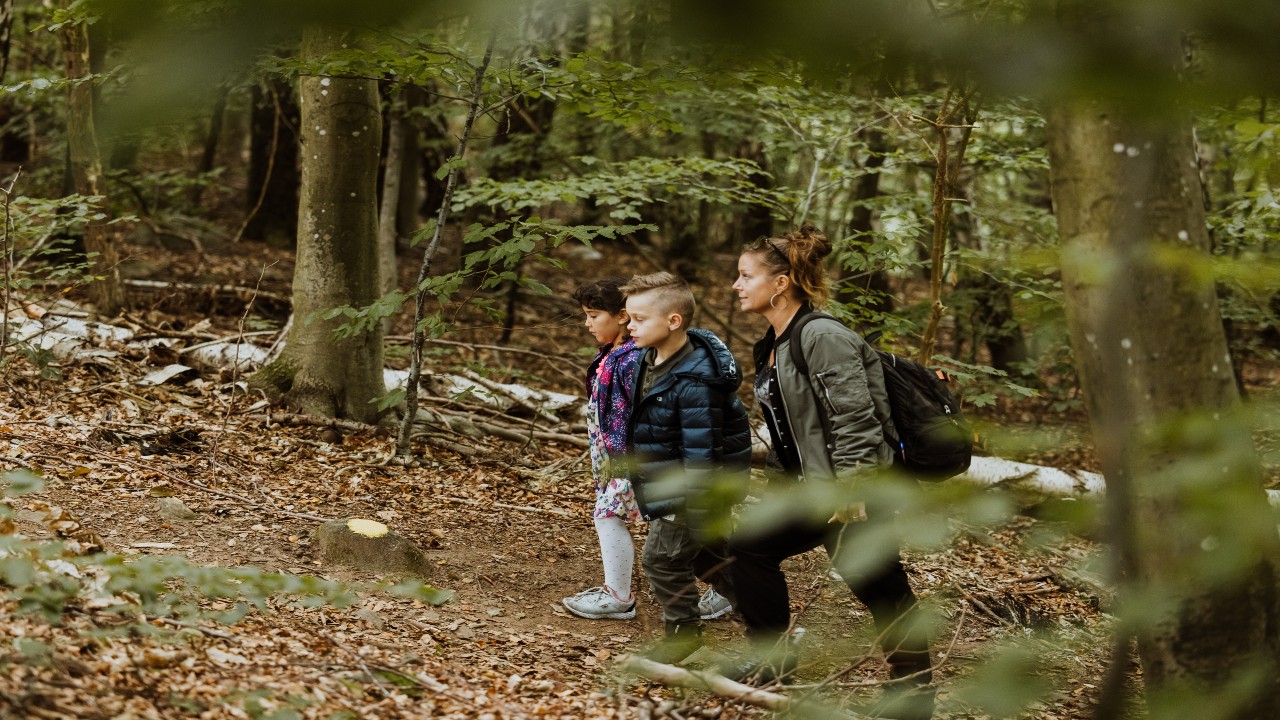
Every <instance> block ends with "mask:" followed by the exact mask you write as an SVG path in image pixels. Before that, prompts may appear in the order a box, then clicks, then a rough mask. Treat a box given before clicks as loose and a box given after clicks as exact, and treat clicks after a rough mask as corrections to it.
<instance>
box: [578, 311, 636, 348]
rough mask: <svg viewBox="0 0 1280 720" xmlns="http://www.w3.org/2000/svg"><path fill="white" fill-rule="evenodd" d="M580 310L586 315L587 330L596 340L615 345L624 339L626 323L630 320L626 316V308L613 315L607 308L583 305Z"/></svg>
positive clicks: (603, 343) (602, 343)
mask: <svg viewBox="0 0 1280 720" xmlns="http://www.w3.org/2000/svg"><path fill="white" fill-rule="evenodd" d="M582 312H583V313H585V314H586V316H587V332H589V333H591V337H593V338H595V339H596V342H598V343H600V344H601V345H617V344H618V343H619V342H621V341H623V340H625V339H626V329H627V323H628V322H630V320H631V318H629V317H627V311H626V310H620V311H619V312H618V313H617V314H616V315H615V314H613V313H610V312H609V311H608V310H597V309H595V308H589V307H586V306H583V308H582Z"/></svg>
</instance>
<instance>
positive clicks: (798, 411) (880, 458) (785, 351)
mask: <svg viewBox="0 0 1280 720" xmlns="http://www.w3.org/2000/svg"><path fill="white" fill-rule="evenodd" d="M806 312H810V310H809V309H808V308H807V307H805V308H801V310H800V312H799V313H797V314H796V317H795V318H793V319H792V320H791V324H792V325H795V324H796V320H797V319H799V318H800V316H801V315H803V314H804V313H806ZM800 334H801V337H799V338H796V337H794V333H790V332H785V331H784V332H783V334H782V339H781V342H779V343H777V346H776V352H775V353H774V358H775V360H774V361H775V363H776V364H777V369H778V386H779V390H780V393H781V396H782V405H783V406H784V407H783V408H781V410H782V411H783V412H785V413H786V417H787V421H788V424H789V425H790V426H791V431H792V435H793V436H794V439H795V443H796V447H797V450H798V454H799V456H800V465H801V476H802V478H803V479H805V480H832V479H847V478H849V477H852V476H853V475H854V474H856V473H857V472H858V470H859V469H863V468H868V467H874V466H879V465H887V464H889V463H890V462H892V459H893V453H892V451H891V449H890V448H889V445H888V443H886V442H885V432H886V431H888V432H889V433H890V435H891V436H896V432H894V430H893V420H892V419H891V418H890V415H889V397H888V394H887V393H886V392H885V387H884V374H883V372H882V371H881V369H880V359H879V357H878V356H877V355H876V352H875V350H873V349H872V348H871V346H870V345H868V344H867V343H866V341H864V340H863V339H862V337H861V336H859V335H858V334H857V333H855V332H854V331H852V330H850V329H849V328H847V327H845V326H844V325H842V324H841V323H840V322H838V321H836V320H833V319H828V318H818V319H815V320H812V321H809V322H808V323H806V324H805V325H804V327H802V328H801V333H800ZM793 342H800V343H801V347H802V348H803V350H804V358H805V360H806V362H808V364H809V373H808V376H807V377H806V376H805V375H804V374H803V373H802V372H801V370H800V368H798V367H796V365H795V363H793V362H792V359H791V347H790V344H791V343H793ZM773 346H774V337H773V330H772V329H770V330H769V332H768V334H766V335H765V337H764V339H763V340H761V341H760V342H759V343H757V344H756V352H755V359H756V372H757V373H759V372H762V371H765V370H766V367H767V366H766V364H767V360H768V357H769V355H768V353H769V350H770V349H771V348H773ZM777 410H778V408H775V411H777ZM770 460H771V461H772V462H773V463H775V466H776V458H775V457H774V455H773V454H772V453H771V454H770Z"/></svg>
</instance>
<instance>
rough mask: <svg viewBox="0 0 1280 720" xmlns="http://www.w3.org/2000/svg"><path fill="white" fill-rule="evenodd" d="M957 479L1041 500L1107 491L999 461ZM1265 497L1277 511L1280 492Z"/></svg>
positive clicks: (982, 461)
mask: <svg viewBox="0 0 1280 720" xmlns="http://www.w3.org/2000/svg"><path fill="white" fill-rule="evenodd" d="M956 479H957V480H960V481H962V482H971V483H974V484H976V485H981V486H983V487H989V488H999V489H1007V490H1011V491H1013V492H1024V493H1031V494H1036V495H1039V496H1041V497H1081V496H1086V497H1087V496H1094V495H1103V494H1105V493H1106V490H1107V481H1106V478H1104V477H1103V476H1102V475H1101V474H1099V473H1095V472H1088V471H1086V470H1060V469H1058V468H1052V467H1046V466H1044V465H1033V464H1031V463H1024V462H1015V461H1013V460H1005V459H1003V458H998V457H975V458H973V461H972V462H971V463H970V464H969V469H968V470H967V471H966V472H965V473H964V474H962V475H959V476H958V477H957V478H956ZM1266 493H1267V499H1268V500H1269V501H1270V502H1271V505H1272V506H1273V507H1277V508H1280V490H1267V491H1266Z"/></svg>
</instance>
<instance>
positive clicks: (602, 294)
mask: <svg viewBox="0 0 1280 720" xmlns="http://www.w3.org/2000/svg"><path fill="white" fill-rule="evenodd" d="M626 281H627V278H623V277H611V278H606V279H604V280H600V281H599V282H594V283H591V284H589V285H583V286H582V287H580V288H578V290H577V291H576V292H574V294H573V299H574V300H575V301H577V303H578V304H579V305H581V306H582V311H583V313H585V314H586V316H587V323H586V324H587V332H589V333H591V336H592V337H594V338H595V339H596V342H598V343H600V352H598V353H597V354H596V358H595V360H593V361H591V365H590V366H589V367H588V368H587V397H588V404H587V437H588V439H589V440H590V448H591V474H592V477H593V478H594V480H595V490H596V506H595V511H594V512H593V513H592V517H593V518H594V519H595V526H596V534H597V535H599V537H600V556H601V559H602V560H603V561H604V584H603V585H601V586H600V587H593V588H590V589H587V590H583V591H582V592H580V593H578V594H576V595H573V596H571V597H567V598H565V599H564V606H565V608H566V609H567V610H568V611H569V612H571V613H573V614H574V615H577V616H578V617H584V618H590V619H594V620H605V619H612V620H628V619H630V618H633V617H635V616H636V602H635V598H634V597H633V595H632V592H631V575H632V571H633V569H634V566H635V549H634V547H633V545H632V541H631V533H630V531H629V530H628V529H627V525H626V523H628V522H631V521H634V520H636V519H637V518H639V517H640V511H639V509H638V508H637V506H636V498H635V493H634V492H633V491H632V489H631V482H630V481H629V480H628V479H627V478H626V473H625V472H624V468H623V467H622V465H621V464H622V462H623V458H624V457H625V455H626V452H627V418H628V417H630V415H631V406H632V401H633V400H634V395H635V389H634V388H633V387H631V384H632V382H634V380H633V379H634V378H635V375H636V368H637V367H638V366H639V363H640V358H641V356H642V355H643V353H642V351H641V350H640V348H637V347H636V344H635V342H633V341H632V340H631V339H630V337H629V336H628V333H627V323H628V322H630V317H628V316H627V311H626V309H625V307H624V299H623V297H622V292H621V291H620V290H619V288H621V287H622V285H623V284H624V283H625V282H626ZM615 463H617V466H616V467H615Z"/></svg>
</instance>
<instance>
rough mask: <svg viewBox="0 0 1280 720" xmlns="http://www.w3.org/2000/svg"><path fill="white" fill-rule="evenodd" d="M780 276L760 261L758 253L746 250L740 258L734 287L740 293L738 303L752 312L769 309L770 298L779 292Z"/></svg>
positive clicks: (762, 311)
mask: <svg viewBox="0 0 1280 720" xmlns="http://www.w3.org/2000/svg"><path fill="white" fill-rule="evenodd" d="M778 278H779V276H778V275H774V274H772V273H771V272H770V271H769V268H768V267H767V266H766V265H765V264H764V263H762V262H760V256H759V255H757V254H756V253H751V252H746V253H743V254H742V255H741V256H740V257H739V258H738V280H737V282H735V283H734V284H733V289H734V290H735V291H737V293H738V304H739V305H740V306H741V307H742V309H743V310H745V311H747V312H752V313H761V314H763V313H765V312H768V311H769V300H770V299H772V298H773V295H774V293H776V292H778V290H779V287H778V286H779V285H780V284H782V283H780V282H779V280H778Z"/></svg>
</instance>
